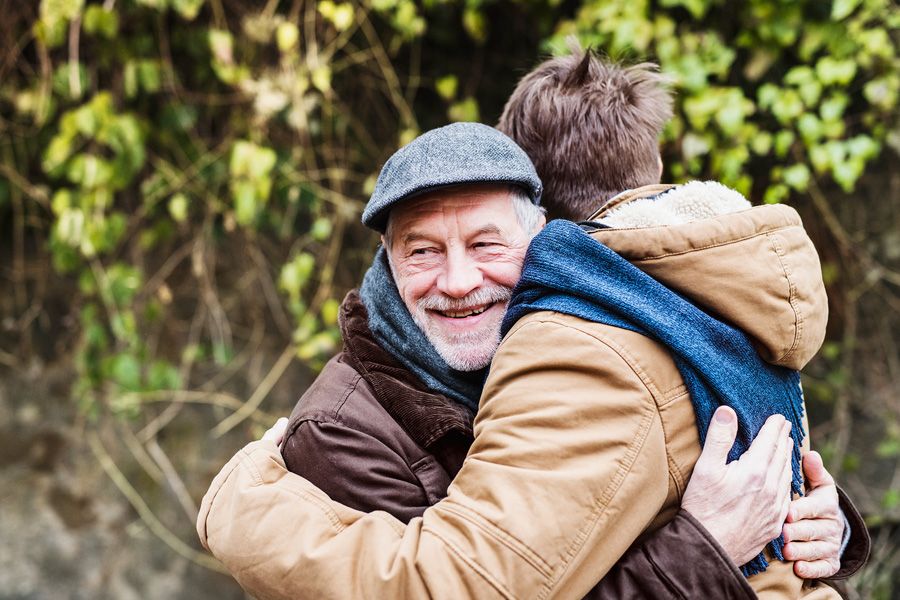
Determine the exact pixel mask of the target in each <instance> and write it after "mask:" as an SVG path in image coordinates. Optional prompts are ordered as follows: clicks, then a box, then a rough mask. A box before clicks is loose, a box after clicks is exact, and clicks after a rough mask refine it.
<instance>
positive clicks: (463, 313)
mask: <svg viewBox="0 0 900 600" xmlns="http://www.w3.org/2000/svg"><path fill="white" fill-rule="evenodd" d="M495 304H496V302H491V303H490V304H485V305H483V306H477V307H474V308H466V309H462V310H447V311H444V310H436V311H434V312H436V313H438V314H439V315H441V316H442V317H447V318H448V319H465V318H466V317H474V316H476V315H480V314H481V313H483V312H484V311H486V310H487V309H489V308H491V307H492V306H494V305H495Z"/></svg>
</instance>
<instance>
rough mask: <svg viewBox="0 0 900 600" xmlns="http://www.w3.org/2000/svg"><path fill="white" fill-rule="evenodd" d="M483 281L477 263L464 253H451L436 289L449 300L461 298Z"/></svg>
mask: <svg viewBox="0 0 900 600" xmlns="http://www.w3.org/2000/svg"><path fill="white" fill-rule="evenodd" d="M483 281H484V276H483V275H482V273H481V269H480V268H478V263H477V262H476V261H474V260H472V258H471V257H469V256H467V255H466V253H465V252H453V253H450V254H449V255H448V256H447V262H446V263H445V265H444V272H443V273H442V274H441V276H440V277H439V278H438V282H437V283H438V289H439V290H440V291H441V292H442V293H444V294H446V295H447V296H450V297H451V298H463V297H465V296H466V295H468V294H469V293H470V292H472V291H473V290H475V289H477V288H478V287H479V286H480V285H481V284H482V282H483Z"/></svg>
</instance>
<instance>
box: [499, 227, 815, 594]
mask: <svg viewBox="0 0 900 600" xmlns="http://www.w3.org/2000/svg"><path fill="white" fill-rule="evenodd" d="M535 311H555V312H560V313H565V314H568V315H572V316H575V317H578V318H581V319H585V320H587V321H592V322H596V323H604V324H607V325H612V326H614V327H620V328H623V329H629V330H631V331H635V332H637V333H640V334H642V335H645V336H647V337H650V338H652V339H654V340H656V341H657V342H659V343H660V344H662V345H663V346H665V347H666V348H668V349H669V351H670V352H671V354H672V358H673V359H674V361H675V365H676V366H677V368H678V371H679V373H680V374H681V377H682V378H683V379H684V382H685V385H686V386H687V389H688V392H689V393H690V396H691V401H692V403H693V406H694V412H695V413H696V416H697V429H698V431H699V433H700V441H701V443H703V441H704V440H705V437H706V430H707V429H708V427H709V424H710V420H711V419H712V415H713V413H714V412H715V410H716V408H718V407H719V406H721V405H725V406H730V407H731V408H733V409H734V411H735V412H736V413H737V416H738V437H737V441H736V442H735V444H734V447H733V448H732V449H731V453H730V455H729V459H730V460H734V459H736V458H738V457H739V456H740V455H741V454H743V453H744V452H745V451H746V450H747V449H748V448H749V447H750V443H751V442H752V441H753V438H754V437H755V436H756V434H757V433H758V432H759V430H760V428H761V427H762V425H763V424H764V423H765V421H766V419H767V418H768V417H769V416H771V415H773V414H776V413H780V414H782V415H784V417H785V418H786V419H787V420H788V421H790V422H791V424H792V425H793V427H792V429H791V436H792V437H793V440H794V453H793V458H792V462H793V480H792V489H793V491H794V492H795V493H797V494H802V491H803V479H802V474H801V467H800V458H801V457H800V447H801V444H802V443H803V438H804V436H805V432H804V429H803V392H802V390H801V387H800V375H799V373H798V372H797V371H793V370H790V369H786V368H783V367H778V366H774V365H770V364H768V363H766V362H765V361H763V360H762V359H761V358H760V357H759V355H758V354H757V352H756V350H755V349H754V348H753V345H752V344H751V343H750V341H749V339H748V338H747V336H746V335H744V334H743V333H742V332H741V331H739V330H737V329H735V328H734V327H731V326H729V325H727V324H725V323H723V322H721V321H719V320H717V319H715V318H713V317H712V316H710V315H708V314H707V313H705V312H704V311H702V310H701V309H699V308H698V307H696V306H695V305H693V304H692V303H690V302H689V301H687V300H686V299H684V298H683V297H681V296H680V295H679V294H677V293H675V292H673V291H672V290H670V289H668V288H667V287H665V286H664V285H662V284H661V283H659V282H658V281H656V280H655V279H653V278H652V277H650V276H649V275H647V274H646V273H644V272H643V271H641V270H640V269H638V268H637V267H635V266H634V265H632V264H631V263H629V262H628V261H627V260H625V259H624V258H622V257H621V256H619V255H618V254H616V253H615V252H613V251H612V250H610V249H609V248H607V247H606V246H604V245H603V244H601V243H600V242H598V241H596V240H594V239H593V238H591V237H590V236H588V235H587V234H586V233H585V232H584V231H583V230H582V229H581V228H580V227H579V226H577V225H575V224H574V223H570V222H568V221H553V222H551V223H550V224H549V225H547V227H545V228H544V230H543V231H542V232H541V233H540V234H539V235H538V236H537V237H535V238H534V240H533V241H532V243H531V246H530V247H529V249H528V253H527V255H526V257H525V265H524V268H523V272H522V279H521V280H520V281H519V284H518V286H517V287H516V289H515V291H514V292H513V297H512V300H511V301H510V305H509V310H508V312H507V313H506V318H505V319H504V321H503V327H502V332H503V334H504V335H505V334H506V333H507V332H508V331H509V329H510V328H511V327H512V326H513V324H515V322H516V321H518V320H519V319H520V318H522V316H524V315H526V314H528V313H530V312H535ZM769 547H770V548H771V550H772V552H773V554H774V555H775V556H776V557H777V558H778V559H779V560H784V557H783V555H782V548H783V547H784V540H783V539H782V538H781V537H778V538H776V539H775V540H772V542H771V543H770V544H769ZM767 566H768V561H766V558H765V557H764V556H763V554H762V553H760V554H759V555H758V556H756V557H755V558H754V559H753V560H751V561H750V562H748V563H747V564H745V565H743V566H742V567H741V570H742V572H743V573H744V575H745V576H750V575H753V574H755V573H759V572H761V571H764V570H765V569H766V567H767Z"/></svg>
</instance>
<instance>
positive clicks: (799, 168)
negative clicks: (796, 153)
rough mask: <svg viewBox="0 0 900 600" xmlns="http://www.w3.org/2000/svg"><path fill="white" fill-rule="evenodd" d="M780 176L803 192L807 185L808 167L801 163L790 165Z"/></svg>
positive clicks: (808, 177)
mask: <svg viewBox="0 0 900 600" xmlns="http://www.w3.org/2000/svg"><path fill="white" fill-rule="evenodd" d="M782 178H783V179H784V182H785V183H786V184H788V185H789V186H791V187H792V188H794V189H795V190H797V191H798V192H805V191H806V189H807V188H808V187H809V179H810V174H809V167H807V166H806V165H805V164H802V163H800V164H796V165H791V166H790V167H788V168H786V169H785V170H784V171H783V172H782Z"/></svg>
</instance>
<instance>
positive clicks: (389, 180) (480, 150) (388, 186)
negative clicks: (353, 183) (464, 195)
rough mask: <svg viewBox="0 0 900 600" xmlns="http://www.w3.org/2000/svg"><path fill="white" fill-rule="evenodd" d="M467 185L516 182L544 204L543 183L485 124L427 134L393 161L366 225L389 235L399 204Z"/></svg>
mask: <svg viewBox="0 0 900 600" xmlns="http://www.w3.org/2000/svg"><path fill="white" fill-rule="evenodd" d="M465 183H514V184H518V185H519V186H521V187H522V188H523V189H524V190H525V192H526V193H527V194H528V195H529V196H530V197H531V200H532V201H533V202H534V203H535V204H540V201H541V189H542V186H541V180H540V179H539V178H538V176H537V172H536V171H535V170H534V165H533V164H531V160H530V159H529V158H528V155H527V154H525V151H524V150H522V149H521V148H519V146H517V145H516V143H515V142H514V141H512V140H511V139H509V138H508V137H506V136H505V135H504V134H502V133H500V132H499V131H497V130H496V129H494V128H493V127H489V126H487V125H482V124H481V123H453V124H452V125H447V126H445V127H439V128H437V129H432V130H431V131H428V132H426V133H423V134H422V135H420V136H419V137H417V138H416V139H414V140H413V141H411V142H410V143H409V144H407V145H406V146H404V147H402V148H400V149H399V150H397V152H395V153H394V155H393V156H391V157H390V158H389V159H388V161H387V162H386V163H385V164H384V167H383V168H382V169H381V173H380V174H379V175H378V182H377V183H376V184H375V191H374V192H373V193H372V197H371V198H369V203H368V204H366V208H365V210H364V211H363V215H362V222H363V224H364V225H366V226H367V227H371V228H372V229H374V230H375V231H378V232H381V233H384V230H385V228H386V227H387V218H388V213H389V212H390V210H391V208H392V207H393V206H394V205H395V204H397V203H398V202H400V201H402V200H407V199H409V198H412V197H415V196H417V195H419V194H423V193H425V192H428V191H431V190H433V189H436V188H441V187H447V186H451V185H460V184H465Z"/></svg>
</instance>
